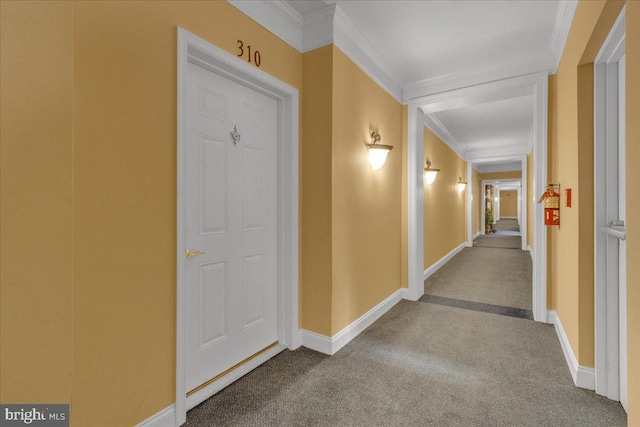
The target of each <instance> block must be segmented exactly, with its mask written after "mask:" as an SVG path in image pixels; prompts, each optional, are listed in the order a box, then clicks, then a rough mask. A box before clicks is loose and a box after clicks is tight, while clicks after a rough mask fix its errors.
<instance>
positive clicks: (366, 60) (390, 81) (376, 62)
mask: <svg viewBox="0 0 640 427" xmlns="http://www.w3.org/2000/svg"><path fill="white" fill-rule="evenodd" d="M333 43H334V44H335V45H336V46H338V47H339V48H340V50H342V51H343V52H344V53H345V54H346V55H347V56H348V57H349V58H351V60H352V61H353V62H355V63H356V64H357V65H358V66H359V67H360V68H361V69H362V70H363V71H364V72H365V73H366V74H367V75H369V77H371V78H372V79H373V80H374V81H375V82H376V83H377V84H378V85H379V86H380V87H382V88H383V89H384V90H385V91H387V92H388V93H389V94H390V95H391V96H392V97H393V98H395V99H396V100H397V101H398V102H399V103H402V86H403V84H402V79H401V78H400V76H399V75H398V74H397V73H396V72H395V71H394V70H393V68H391V66H390V65H389V63H388V62H387V61H386V60H385V59H384V58H383V57H382V55H380V53H379V52H378V51H377V50H376V49H375V48H374V47H373V46H372V45H371V43H369V41H368V40H367V39H366V38H365V37H364V36H363V35H362V33H361V32H360V30H358V27H357V26H356V25H355V24H354V23H353V21H351V19H349V17H348V16H347V15H345V14H344V12H342V10H341V9H340V7H336V13H335V16H334V31H333Z"/></svg>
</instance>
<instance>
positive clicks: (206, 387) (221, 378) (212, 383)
mask: <svg viewBox="0 0 640 427" xmlns="http://www.w3.org/2000/svg"><path fill="white" fill-rule="evenodd" d="M286 349H287V347H285V346H283V345H281V344H278V343H277V342H274V343H273V344H271V345H269V346H267V347H265V348H263V349H262V350H260V351H259V352H257V353H255V354H254V355H252V356H249V357H247V358H246V359H244V360H243V361H242V362H240V363H238V364H236V365H234V366H232V367H231V368H229V369H227V370H226V371H224V372H222V373H221V374H219V375H216V376H215V377H213V378H212V379H210V380H209V381H207V382H205V383H203V384H202V385H199V386H198V387H196V388H194V389H193V390H191V391H189V392H188V393H187V411H188V410H190V409H193V408H195V407H196V406H198V405H199V404H201V403H202V402H204V401H205V400H207V399H208V398H210V397H211V396H213V395H214V394H216V393H218V392H219V391H220V390H222V389H223V388H225V387H227V386H228V385H230V384H232V383H233V382H235V381H237V380H239V379H240V378H242V377H243V376H245V375H246V374H248V373H249V372H251V371H252V370H254V369H255V368H257V367H258V366H260V365H262V364H263V363H264V362H266V361H267V360H269V359H271V358H272V357H273V356H275V355H276V354H278V353H281V352H282V351H284V350H286Z"/></svg>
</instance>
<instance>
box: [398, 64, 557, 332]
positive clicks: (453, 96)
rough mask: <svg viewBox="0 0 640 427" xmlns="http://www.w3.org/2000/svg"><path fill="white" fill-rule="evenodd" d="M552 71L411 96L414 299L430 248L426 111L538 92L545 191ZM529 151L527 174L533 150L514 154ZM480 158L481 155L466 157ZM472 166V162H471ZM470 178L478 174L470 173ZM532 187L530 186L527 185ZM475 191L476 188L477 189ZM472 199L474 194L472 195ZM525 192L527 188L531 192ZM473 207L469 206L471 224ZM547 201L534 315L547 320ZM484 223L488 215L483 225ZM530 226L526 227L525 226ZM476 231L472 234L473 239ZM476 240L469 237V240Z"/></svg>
mask: <svg viewBox="0 0 640 427" xmlns="http://www.w3.org/2000/svg"><path fill="white" fill-rule="evenodd" d="M547 86H548V75H547V73H546V72H541V73H534V74H528V75H525V76H520V77H514V78H510V79H504V80H499V81H495V82H490V83H485V84H481V85H476V86H471V87H467V88H462V89H457V90H452V91H449V92H442V93H436V94H433V95H426V96H421V97H417V98H413V99H411V100H409V105H408V138H407V141H408V144H409V146H408V147H407V148H408V149H407V153H408V154H407V157H408V159H407V160H408V166H409V167H408V168H407V169H408V184H409V194H408V197H409V200H408V201H409V207H408V232H409V236H408V261H409V274H408V276H409V290H408V295H407V298H408V299H412V300H417V299H418V298H420V297H421V296H422V294H423V293H424V285H423V274H424V266H423V252H424V238H423V229H424V223H423V221H424V220H423V218H424V211H423V209H424V207H423V201H424V184H423V178H422V175H423V170H424V140H423V138H424V136H423V135H424V131H423V127H424V111H425V110H426V111H427V112H433V111H442V110H443V109H446V108H454V107H463V106H466V105H475V104H479V103H484V102H491V101H496V100H499V99H505V98H509V97H514V96H520V95H529V94H533V96H534V102H535V106H534V121H535V124H534V129H533V152H534V174H533V176H534V183H533V194H534V195H535V194H538V193H540V194H542V189H543V188H545V187H546V181H547V108H548V105H547V101H548V89H547ZM509 154H510V155H521V156H524V161H523V163H524V168H523V175H526V155H528V154H529V153H509ZM464 160H468V161H473V162H475V161H476V160H477V159H464ZM467 171H469V166H467ZM467 175H468V177H467V180H472V175H469V173H467ZM525 191H526V190H525ZM471 193H472V191H471ZM467 197H468V199H467V200H470V196H469V195H468V196H467ZM525 197H527V196H526V193H525ZM471 212H472V209H471V208H469V207H468V208H467V224H472V218H470V216H471V214H472V213H471ZM543 219H544V218H543V210H542V205H540V204H537V203H536V204H535V205H534V227H533V229H534V236H533V242H534V247H535V251H534V257H533V317H534V319H535V320H536V321H539V322H546V321H547V230H546V228H545V226H544V223H543ZM483 223H484V220H483V222H482V224H483ZM523 228H524V227H523ZM470 235H472V233H471V232H470V231H469V232H468V233H467V239H469V236H470ZM469 243H471V244H472V242H467V244H469Z"/></svg>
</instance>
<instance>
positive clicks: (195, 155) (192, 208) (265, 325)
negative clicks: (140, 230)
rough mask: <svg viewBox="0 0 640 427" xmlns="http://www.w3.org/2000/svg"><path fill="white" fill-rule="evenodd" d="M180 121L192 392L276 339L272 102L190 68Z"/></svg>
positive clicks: (275, 117) (188, 371) (274, 122)
mask: <svg viewBox="0 0 640 427" xmlns="http://www.w3.org/2000/svg"><path fill="white" fill-rule="evenodd" d="M186 121H187V149H186V151H187V152H186V204H187V206H186V225H187V227H186V230H185V233H186V248H187V250H188V251H190V253H191V256H190V257H189V256H188V254H185V256H187V257H188V259H187V260H186V265H187V267H186V337H185V340H186V342H185V347H186V348H185V350H186V354H185V356H186V389H187V391H189V390H193V389H194V388H196V387H198V386H200V385H202V384H204V383H206V382H208V381H210V380H211V379H213V378H215V377H216V376H218V375H219V374H221V373H223V372H225V371H227V370H228V369H230V368H232V367H233V366H234V365H236V364H238V363H239V362H242V361H243V360H245V359H247V358H249V357H250V356H252V355H254V354H255V353H257V352H259V351H260V350H262V349H264V348H265V347H267V346H269V345H271V344H273V343H274V342H276V341H277V340H278V334H277V328H278V323H277V321H278V320H277V318H278V316H277V314H278V313H277V312H278V306H277V277H278V272H277V133H278V125H277V123H278V108H277V101H275V100H274V99H272V98H270V97H268V96H266V95H263V94H261V93H259V92H256V91H254V90H252V89H249V88H247V87H245V86H242V85H240V84H238V83H235V82H233V81H231V80H229V79H227V78H225V77H222V76H220V75H218V74H216V73H213V72H211V71H208V70H206V69H204V68H202V67H200V66H197V65H194V64H192V63H189V64H188V70H187V120H186ZM199 251H202V252H203V253H199ZM196 254H197V255H196Z"/></svg>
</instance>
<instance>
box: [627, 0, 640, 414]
mask: <svg viewBox="0 0 640 427" xmlns="http://www.w3.org/2000/svg"><path fill="white" fill-rule="evenodd" d="M625 24H626V31H627V37H626V46H625V49H626V52H627V53H626V62H627V69H626V75H627V81H626V85H627V88H626V100H627V105H626V107H627V116H626V126H627V138H626V139H627V153H626V155H627V195H626V197H627V200H626V202H627V223H628V226H627V316H628V317H627V334H628V335H627V359H628V381H629V385H628V391H629V414H628V415H629V417H628V423H629V425H630V426H640V309H638V307H640V192H638V191H635V188H636V186H637V183H638V182H640V168H638V167H637V165H639V164H640V144H638V141H640V120H638V118H639V117H640V79H638V78H637V76H640V2H637V1H633V2H631V1H630V2H628V3H627V16H626V23H625ZM632 76H636V77H632Z"/></svg>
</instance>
